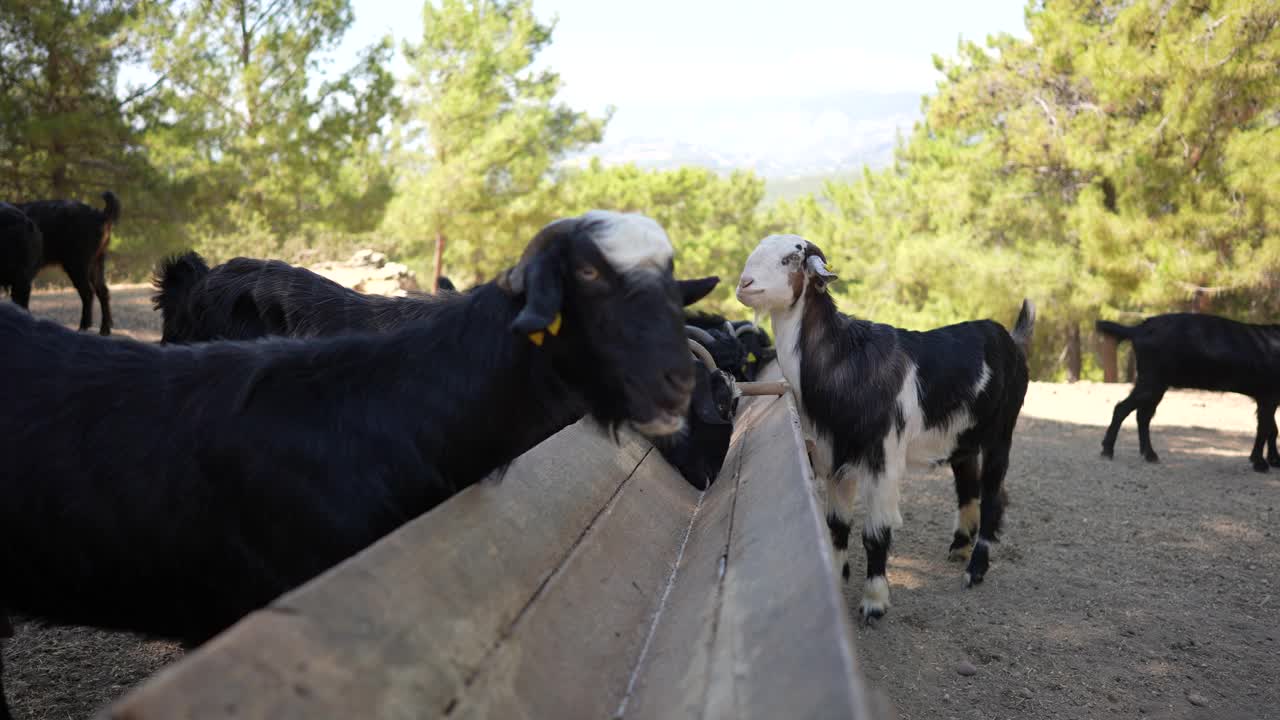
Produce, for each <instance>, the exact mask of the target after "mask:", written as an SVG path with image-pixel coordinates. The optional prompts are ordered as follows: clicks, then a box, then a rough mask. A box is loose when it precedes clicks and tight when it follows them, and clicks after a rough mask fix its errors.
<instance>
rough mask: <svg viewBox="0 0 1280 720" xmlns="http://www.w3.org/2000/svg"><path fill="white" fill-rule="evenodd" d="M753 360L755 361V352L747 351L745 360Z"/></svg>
mask: <svg viewBox="0 0 1280 720" xmlns="http://www.w3.org/2000/svg"><path fill="white" fill-rule="evenodd" d="M755 361H756V354H755V353H751V352H749V353H747V362H755Z"/></svg>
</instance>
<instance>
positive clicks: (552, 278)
mask: <svg viewBox="0 0 1280 720" xmlns="http://www.w3.org/2000/svg"><path fill="white" fill-rule="evenodd" d="M559 255H560V254H559V253H558V252H555V251H554V250H552V249H548V250H545V251H543V252H542V253H541V254H540V255H539V257H537V258H536V259H534V260H533V262H531V263H529V265H528V267H526V268H525V269H524V283H523V285H524V308H523V309H522V310H521V311H520V314H519V315H517V316H516V319H515V320H514V321H512V323H511V330H512V332H517V333H521V334H525V335H535V334H538V335H536V336H537V337H538V338H539V339H537V340H534V342H535V343H537V344H539V345H541V344H542V342H541V337H542V336H541V335H540V334H539V333H541V331H543V330H547V329H548V328H551V334H552V335H554V334H555V333H556V331H558V330H559V322H558V319H559V317H560V305H561V303H562V302H563V301H564V276H563V273H562V272H561V264H560V257H559ZM553 326H554V327H553Z"/></svg>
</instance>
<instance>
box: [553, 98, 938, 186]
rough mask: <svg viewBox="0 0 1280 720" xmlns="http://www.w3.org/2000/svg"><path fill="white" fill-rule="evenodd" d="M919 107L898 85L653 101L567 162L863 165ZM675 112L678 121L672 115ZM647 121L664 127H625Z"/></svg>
mask: <svg viewBox="0 0 1280 720" xmlns="http://www.w3.org/2000/svg"><path fill="white" fill-rule="evenodd" d="M919 107H920V97H919V96H918V95H915V94H908V93H899V94H894V95H883V94H880V95H873V94H855V95H845V96H835V97H828V98H813V99H805V100H787V101H785V102H783V101H776V100H775V101H770V100H768V99H762V100H760V101H759V102H753V103H735V104H733V105H732V106H726V105H723V104H721V105H716V106H703V107H687V106H686V107H679V108H670V109H658V110H655V109H653V108H648V109H646V110H645V111H644V113H643V114H644V115H646V116H647V115H652V116H653V117H652V118H648V117H636V116H635V115H636V114H633V116H630V117H627V118H626V120H628V122H626V123H620V122H615V123H614V124H612V125H611V127H610V132H609V134H608V135H607V136H606V138H605V141H604V142H602V143H600V144H598V145H595V146H593V147H591V148H588V149H587V150H586V151H584V152H582V153H579V154H577V155H574V156H571V157H569V158H567V159H566V160H565V161H564V162H565V164H566V165H570V166H584V165H586V164H587V163H589V162H590V161H591V159H592V158H595V157H598V158H600V160H601V161H602V162H604V163H605V164H606V165H619V164H626V163H634V164H636V165H638V166H640V167H644V168H654V169H664V170H666V169H674V168H677V167H680V166H683V165H697V166H701V167H706V168H710V169H712V170H715V171H716V172H721V173H727V172H731V171H733V170H736V169H745V170H753V171H755V172H756V173H758V174H759V175H762V176H764V177H765V178H767V179H769V180H770V181H782V180H788V179H791V180H794V179H800V178H812V177H815V176H819V177H825V176H833V175H847V174H849V173H852V172H856V171H857V170H859V169H860V168H861V167H862V166H863V165H869V166H871V167H883V166H884V165H886V164H888V163H889V162H890V161H891V160H892V158H893V149H894V145H895V142H896V138H897V133H898V132H899V131H902V132H903V133H904V134H905V133H906V132H908V131H909V130H910V128H911V125H912V123H914V122H915V121H916V120H917V119H918V118H919ZM623 112H625V109H622V110H619V114H618V117H616V118H615V120H621V119H623V118H622V114H623ZM664 113H665V114H664ZM677 115H678V118H679V121H678V122H677V121H675V120H672V117H673V116H677ZM646 125H650V126H659V127H662V128H663V129H664V130H666V132H665V133H663V134H662V135H658V134H647V133H633V134H626V129H627V128H636V127H644V126H646ZM720 126H729V127H735V128H744V127H746V128H753V127H757V128H759V134H758V137H759V140H758V141H757V140H755V138H754V137H753V136H750V135H748V136H747V137H746V138H743V137H741V136H738V137H736V138H718V137H716V136H715V132H714V130H706V129H705V128H713V129H714V128H716V127H720ZM617 131H621V132H617ZM620 134H621V135H622V137H617V136H618V135H620ZM699 135H701V136H702V137H697V136H699ZM682 136H683V137H682ZM690 136H693V137H694V138H696V139H690Z"/></svg>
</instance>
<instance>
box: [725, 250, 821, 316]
mask: <svg viewBox="0 0 1280 720" xmlns="http://www.w3.org/2000/svg"><path fill="white" fill-rule="evenodd" d="M808 246H809V241H807V240H805V239H804V238H802V237H800V236H799V235H770V236H769V237H767V238H765V239H763V240H761V241H760V244H759V245H757V246H756V249H755V250H753V251H752V252H751V256H750V257H748V258H747V264H746V266H744V267H743V268H742V277H741V278H740V279H739V280H738V291H737V295H738V301H739V302H741V303H742V304H743V305H746V306H747V307H749V308H753V309H755V310H759V311H761V312H771V311H774V310H784V309H786V308H789V307H791V306H792V305H793V304H794V303H795V302H796V300H798V299H799V298H800V296H801V295H802V294H803V293H804V289H805V285H806V282H807V278H806V272H805V266H804V265H805V249H806V248H807V247H808Z"/></svg>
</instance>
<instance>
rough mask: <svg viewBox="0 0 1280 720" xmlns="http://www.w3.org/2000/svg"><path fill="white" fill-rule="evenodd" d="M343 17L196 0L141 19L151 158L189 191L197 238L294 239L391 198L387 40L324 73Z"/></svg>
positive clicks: (304, 8)
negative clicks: (152, 88) (328, 76)
mask: <svg viewBox="0 0 1280 720" xmlns="http://www.w3.org/2000/svg"><path fill="white" fill-rule="evenodd" d="M352 21H353V16H352V13H351V6H350V2H349V0H320V1H319V2H316V1H313V0H306V1H304V0H277V1H275V2H259V1H257V0H206V1H202V2H199V3H194V4H190V5H169V6H162V7H159V8H157V9H156V10H155V11H154V12H153V13H152V14H151V15H150V16H149V17H148V22H147V23H146V25H145V27H146V33H147V37H148V39H149V41H150V47H151V49H152V52H151V54H150V65H151V69H152V71H153V72H154V73H155V74H156V75H157V76H159V77H160V78H162V82H161V84H160V88H159V91H158V92H156V93H155V94H154V95H153V96H152V97H151V99H150V103H149V104H150V106H151V109H152V113H151V117H150V123H149V126H148V130H147V138H146V139H147V144H148V150H149V153H150V156H151V157H152V159H153V162H155V163H156V164H158V165H160V166H161V167H163V168H164V169H165V170H166V171H167V172H168V173H169V174H170V175H171V176H172V177H174V178H176V179H178V180H180V181H185V182H189V183H191V184H193V185H195V186H197V187H198V188H199V189H198V192H197V197H196V198H195V201H194V202H193V203H192V204H191V205H189V206H188V207H185V208H183V210H184V214H185V216H186V218H187V221H188V225H189V228H190V232H191V233H192V234H196V235H199V236H202V237H203V238H204V242H203V243H202V247H204V248H205V249H206V250H208V251H209V252H211V254H213V255H215V256H219V255H225V254H227V253H228V251H231V250H232V248H233V247H234V246H235V245H236V244H237V241H236V238H237V237H242V236H244V235H248V236H251V237H256V238H259V239H261V241H262V242H263V244H262V246H259V247H258V248H257V253H258V254H273V253H279V252H280V251H281V250H282V249H283V248H284V245H285V244H286V243H287V242H288V241H289V240H290V239H291V238H295V237H296V236H298V235H316V234H323V233H325V232H331V231H343V232H350V233H355V232H361V231H367V230H369V229H372V228H373V227H375V226H376V225H377V224H378V223H379V222H380V221H381V218H382V211H383V208H384V206H385V205H386V203H387V202H388V201H389V200H390V197H391V177H390V172H389V170H388V169H387V168H386V165H385V163H384V162H382V160H383V156H384V155H385V153H386V152H387V150H388V140H387V139H386V138H385V137H384V136H383V134H382V131H381V127H380V124H381V123H382V122H383V121H384V120H385V119H386V118H387V117H388V116H389V115H390V114H391V113H392V112H393V111H394V110H395V109H396V102H395V100H394V97H393V93H392V90H393V86H394V84H393V81H392V78H391V75H390V72H389V70H388V69H387V65H388V64H389V62H390V59H391V50H392V48H391V42H390V39H384V40H382V41H381V42H380V43H378V44H376V45H374V46H372V47H369V48H366V49H365V50H364V51H363V53H362V54H361V56H360V59H359V61H358V62H357V64H356V65H355V66H354V67H352V68H349V69H348V70H346V71H345V72H343V73H341V74H339V75H338V76H337V77H336V78H335V79H332V80H328V81H325V82H319V81H318V79H317V75H318V72H319V70H320V63H321V60H322V59H323V57H324V53H326V52H328V51H331V50H332V49H333V48H335V47H336V46H337V44H338V42H339V41H340V40H341V38H342V35H343V34H344V33H345V31H346V30H347V28H348V27H350V25H351V23H352Z"/></svg>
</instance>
